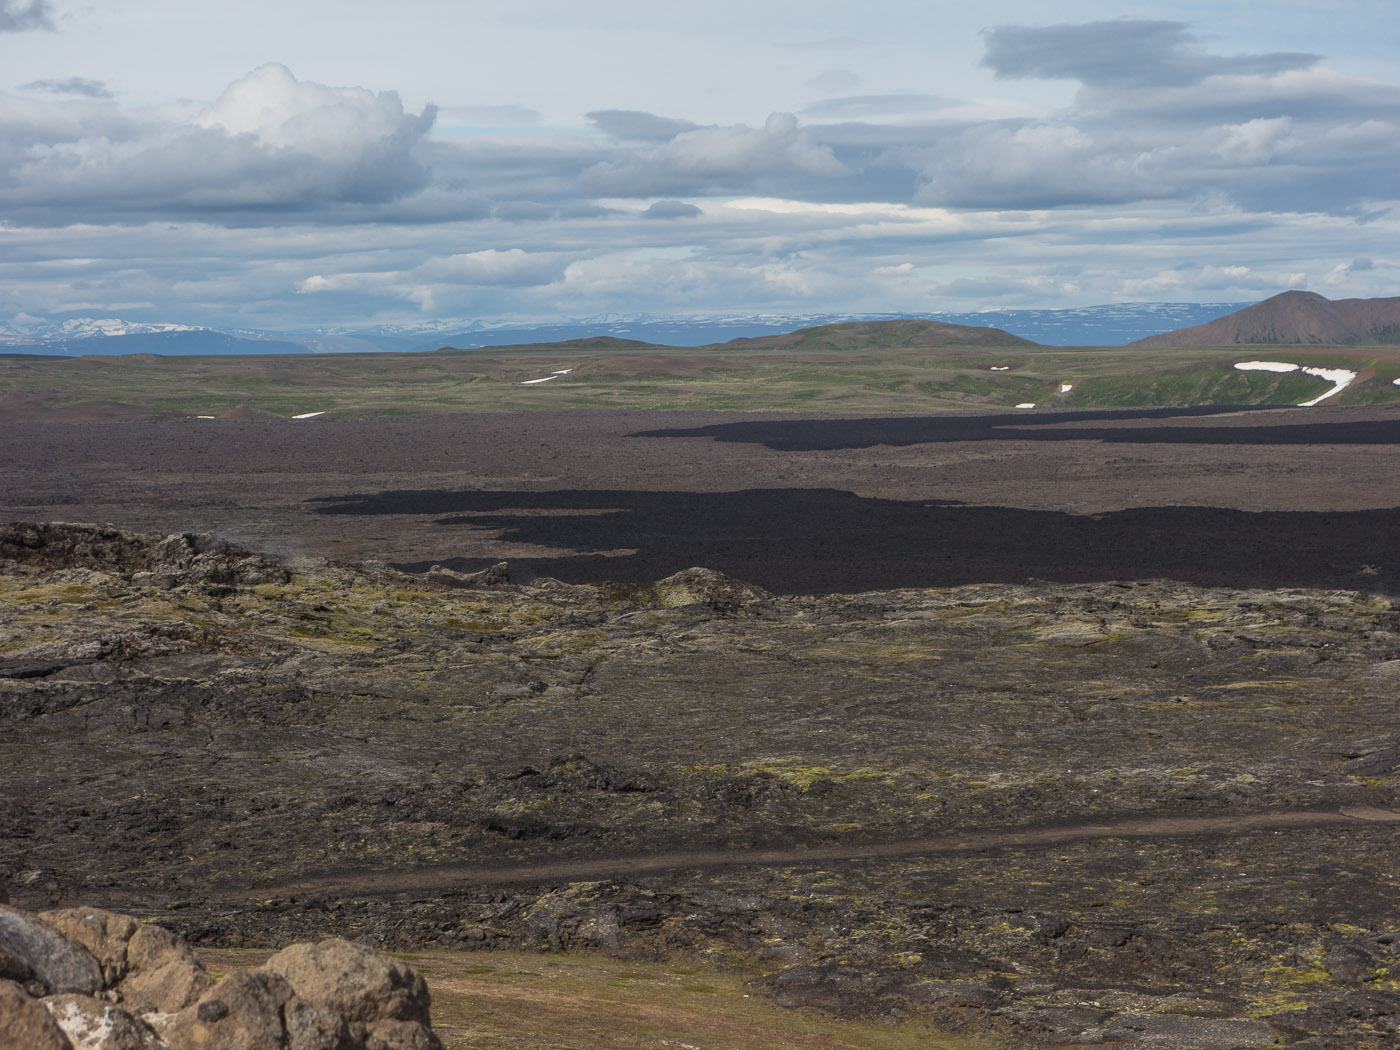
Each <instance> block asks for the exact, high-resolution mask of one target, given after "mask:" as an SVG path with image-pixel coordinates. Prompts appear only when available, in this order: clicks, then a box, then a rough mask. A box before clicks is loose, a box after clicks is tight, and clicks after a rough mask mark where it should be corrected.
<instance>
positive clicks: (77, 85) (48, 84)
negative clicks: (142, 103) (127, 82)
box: [20, 77, 112, 98]
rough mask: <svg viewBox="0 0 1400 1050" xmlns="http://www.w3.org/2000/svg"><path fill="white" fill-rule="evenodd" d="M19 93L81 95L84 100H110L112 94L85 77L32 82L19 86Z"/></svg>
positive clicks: (99, 83) (104, 87)
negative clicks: (37, 92) (38, 92)
mask: <svg viewBox="0 0 1400 1050" xmlns="http://www.w3.org/2000/svg"><path fill="white" fill-rule="evenodd" d="M20 90H21V91H42V92H44V93H46V94H49V95H82V96H83V97H84V98H111V97H112V93H111V92H110V91H108V90H107V85H106V84H104V83H103V82H102V81H100V80H88V79H86V78H85V77H65V78H64V79H63V80H32V81H30V82H29V83H28V84H21V85H20Z"/></svg>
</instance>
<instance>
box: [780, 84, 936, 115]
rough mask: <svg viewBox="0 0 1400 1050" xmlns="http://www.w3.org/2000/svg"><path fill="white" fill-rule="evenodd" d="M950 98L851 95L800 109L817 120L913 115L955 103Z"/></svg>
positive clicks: (910, 93)
mask: <svg viewBox="0 0 1400 1050" xmlns="http://www.w3.org/2000/svg"><path fill="white" fill-rule="evenodd" d="M955 104H956V103H955V102H954V100H953V99H950V98H944V97H943V96H942V95H920V94H916V93H915V92H912V91H910V92H900V93H897V94H892V95H852V96H850V97H848V98H827V99H822V100H821V101H820V102H813V103H812V104H811V105H810V106H805V107H803V109H802V115H803V116H805V117H814V118H817V119H819V120H856V119H859V118H870V117H892V116H912V115H914V114H924V113H928V112H930V111H932V110H936V109H945V108H947V107H948V106H952V105H955Z"/></svg>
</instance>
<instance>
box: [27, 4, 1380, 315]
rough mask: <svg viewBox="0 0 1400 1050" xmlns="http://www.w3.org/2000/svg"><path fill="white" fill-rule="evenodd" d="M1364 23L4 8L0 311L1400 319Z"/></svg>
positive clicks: (870, 9)
mask: <svg viewBox="0 0 1400 1050" xmlns="http://www.w3.org/2000/svg"><path fill="white" fill-rule="evenodd" d="M1398 173H1400V19H1397V18H1396V17H1395V10H1394V3H1393V0H1327V2H1312V0H1267V2H1266V0H1234V2H1229V0H1223V2H1222V0H1212V2H1210V3H1206V2H1192V0H1180V2H1158V3H1134V2H1131V0H1115V2H1112V3H1107V2H1093V0H1074V2H1065V3H1045V2H1043V0H1041V2H1036V3H1030V2H1019V0H983V2H981V3H976V4H970V3H966V2H960V3H945V2H941V0H864V2H863V3H860V4H852V3H850V2H849V0H841V2H839V3H838V2H834V0H801V2H793V0H765V2H757V3H756V2H754V0H745V2H738V0H708V2H707V3H706V4H704V5H676V6H668V5H660V4H657V3H656V2H655V0H593V2H592V3H588V4H579V3H577V2H576V0H570V2H567V3H566V2H563V0H521V2H520V3H519V4H516V5H515V6H514V7H513V8H512V9H511V10H506V9H505V5H501V4H497V3H489V4H488V3H481V2H478V0H395V2H394V3H392V4H388V3H383V2H382V0H381V2H371V0H340V2H339V3H337V4H335V5H327V4H324V3H319V2H318V3H309V2H304V0H239V2H238V3H226V2H222V0H214V2H211V3H206V4H202V5H195V4H190V3H188V2H187V0H180V2H177V0H104V2H103V3H101V4H97V3H92V2H86V0H75V2H69V0H0V322H6V321H9V322H17V323H19V324H24V323H26V322H27V321H29V320H32V319H34V318H49V319H63V318H69V317H78V316H91V317H110V316H119V317H122V318H125V319H128V320H146V321H167V322H176V323H185V324H206V325H212V326H217V327H224V328H258V329H273V330H283V331H301V330H307V329H313V328H337V327H340V328H354V327H364V326H371V325H380V324H384V325H400V324H404V325H412V324H418V323H421V322H426V321H435V320H478V321H514V322H520V323H536V322H549V321H557V320H564V319H571V318H590V317H597V316H602V315H610V316H616V317H625V318H635V317H642V316H652V317H688V316H753V315H757V314H770V313H778V314H802V313H823V314H829V313H850V314H862V313H901V312H908V313H925V312H932V311H939V310H948V311H972V310H984V309H1008V308H1069V307H1078V306H1087V305H1094V304H1101V303H1117V302H1140V301H1148V302H1245V301H1253V300H1257V299H1263V298H1265V297H1267V296H1270V295H1273V294H1276V293H1278V292H1281V291H1285V290H1288V289H1290V288H1306V289H1310V290H1313V291H1316V292H1320V293H1321V294H1323V295H1326V296H1327V297H1329V298H1333V299H1338V298H1354V297H1371V296H1391V295H1400V240H1397V232H1400V174H1398Z"/></svg>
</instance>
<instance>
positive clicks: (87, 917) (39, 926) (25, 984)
mask: <svg viewBox="0 0 1400 1050" xmlns="http://www.w3.org/2000/svg"><path fill="white" fill-rule="evenodd" d="M428 1011H429V998H428V989H427V986H426V985H425V984H424V983H423V978H421V977H419V976H418V975H417V974H415V973H414V972H413V971H412V970H411V969H409V968H408V967H407V966H405V965H404V964H403V963H400V962H398V961H396V960H393V959H388V958H386V957H384V956H382V955H379V954H378V953H377V952H373V951H371V950H369V949H368V948H365V947H362V946H360V945H356V944H351V943H350V942H349V941H344V940H327V941H322V942H321V943H319V944H294V945H292V946H291V947H289V948H287V949H285V950H283V951H282V952H280V953H279V954H277V955H275V956H273V957H272V959H270V960H269V961H268V963H267V965H266V966H264V967H262V968H260V969H257V970H250V971H246V972H240V973H234V974H232V975H230V976H228V977H226V978H224V979H223V980H222V981H217V982H216V981H215V979H214V977H213V976H212V975H211V974H210V973H209V972H208V971H206V970H205V969H204V967H203V966H202V965H200V963H199V962H198V960H196V959H195V957H194V953H193V952H192V951H191V950H190V947H189V945H188V944H186V943H185V942H184V941H182V940H181V939H180V938H178V937H176V936H175V935H174V934H172V933H171V932H170V931H168V930H165V929H162V928H160V927H158V926H150V925H147V924H144V923H141V922H138V921H137V920H136V919H134V918H132V917H130V916H127V915H118V914H114V913H112V912H109V911H104V910H102V909H100V908H63V909H59V910H56V911H48V912H44V913H42V914H40V915H32V914H29V913H27V912H24V911H20V910H18V909H15V908H9V907H5V906H0V1047H4V1048H6V1050H10V1048H13V1050H441V1047H442V1044H441V1043H440V1042H439V1041H438V1039H437V1037H436V1036H435V1035H434V1034H433V1032H432V1029H431V1027H430V1022H429V1017H428Z"/></svg>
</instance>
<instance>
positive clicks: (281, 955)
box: [263, 937, 429, 1024]
mask: <svg viewBox="0 0 1400 1050" xmlns="http://www.w3.org/2000/svg"><path fill="white" fill-rule="evenodd" d="M263 969H264V970H266V971H268V972H269V973H273V974H277V975H278V976H279V977H284V978H286V979H287V980H288V981H289V982H291V985H292V987H293V988H295V989H296V993H297V995H298V996H299V997H300V998H302V999H305V1000H306V1001H307V1002H310V1003H314V1004H316V1005H317V1006H324V1007H326V1008H327V1009H330V1010H334V1011H336V1012H337V1013H339V1014H343V1015H344V1016H345V1017H346V1019H347V1020H351V1021H364V1022H365V1023H369V1022H373V1021H383V1020H390V1019H392V1020H400V1021H418V1022H420V1023H423V1024H426V1023H427V1021H428V1007H429V998H428V985H427V983H426V982H424V980H423V978H422V977H420V976H419V975H418V974H416V973H414V972H413V970H412V969H411V968H409V967H408V966H406V965H405V964H404V963H402V962H400V961H399V960H398V959H391V958H388V957H387V956H384V955H380V954H379V953H378V952H376V951H373V950H371V949H369V948H366V947H364V946H362V945H359V944H353V943H351V942H350V941H346V940H341V939H340V938H338V937H337V938H332V939H331V940H326V941H319V942H317V943H316V944H308V943H303V944H293V945H292V946H291V947H289V948H284V949H283V950H282V951H280V952H278V953H277V954H276V955H274V956H273V957H272V958H271V959H268V960H267V962H266V963H264V964H263Z"/></svg>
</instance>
